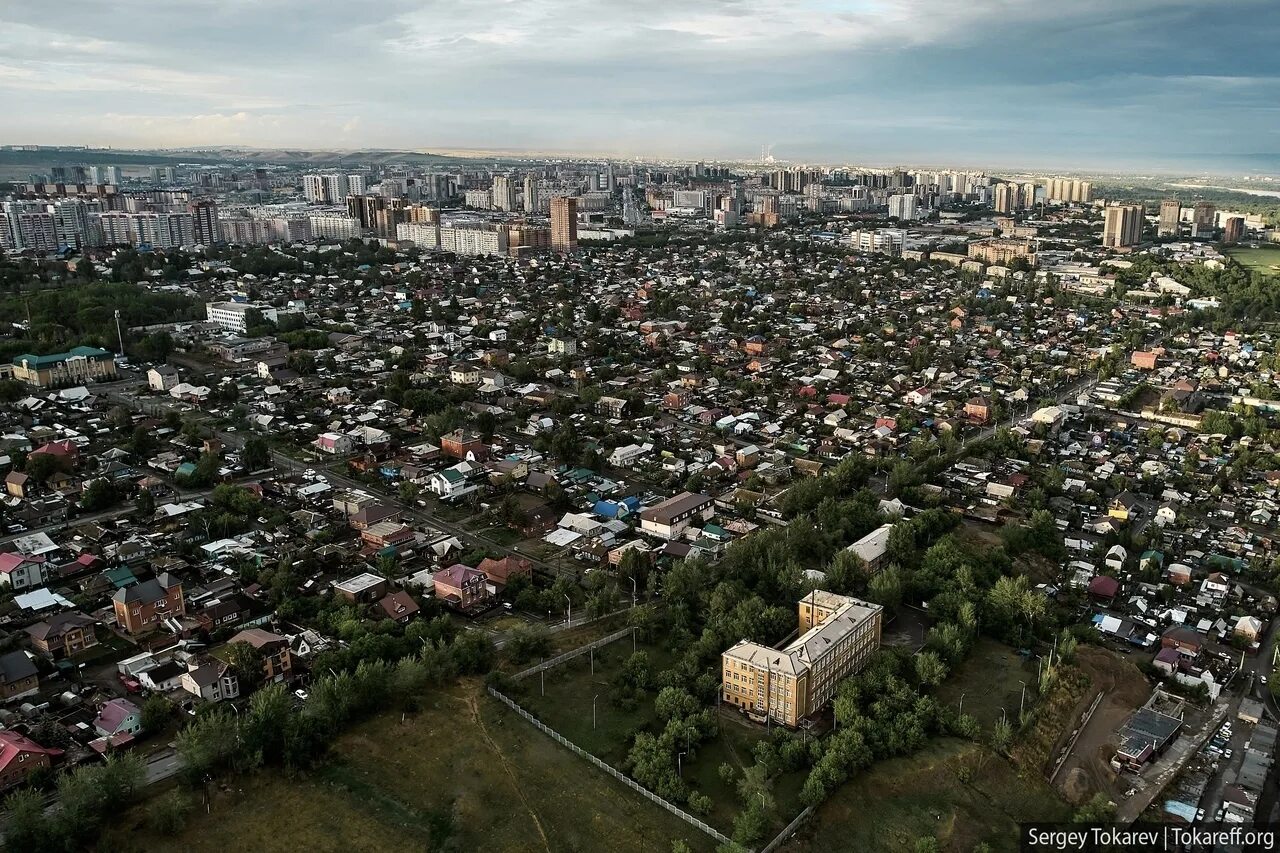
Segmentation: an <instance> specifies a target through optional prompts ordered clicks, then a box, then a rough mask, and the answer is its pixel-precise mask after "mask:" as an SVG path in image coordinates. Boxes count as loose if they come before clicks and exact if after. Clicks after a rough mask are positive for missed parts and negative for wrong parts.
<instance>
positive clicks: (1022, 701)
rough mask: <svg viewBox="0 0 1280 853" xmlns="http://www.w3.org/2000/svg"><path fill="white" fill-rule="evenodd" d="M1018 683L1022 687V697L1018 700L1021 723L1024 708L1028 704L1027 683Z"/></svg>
mask: <svg viewBox="0 0 1280 853" xmlns="http://www.w3.org/2000/svg"><path fill="white" fill-rule="evenodd" d="M1018 683H1019V684H1021V685H1022V696H1021V697H1020V698H1019V699H1018V720H1019V722H1021V720H1022V708H1023V706H1024V705H1026V702H1027V682H1025V681H1019V682H1018Z"/></svg>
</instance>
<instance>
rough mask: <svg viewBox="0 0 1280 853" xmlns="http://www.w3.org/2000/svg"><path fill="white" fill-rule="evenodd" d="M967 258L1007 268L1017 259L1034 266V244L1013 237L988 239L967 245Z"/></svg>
mask: <svg viewBox="0 0 1280 853" xmlns="http://www.w3.org/2000/svg"><path fill="white" fill-rule="evenodd" d="M969 257H970V258H975V259H977V260H980V261H982V262H983V263H984V264H1000V265H1002V266H1008V265H1009V264H1011V263H1012V262H1013V261H1014V260H1016V259H1017V258H1026V259H1027V263H1029V264H1031V265H1032V266H1035V263H1036V252H1035V244H1034V243H1032V242H1031V241H1030V240H1027V239H1021V238H1013V237H988V238H987V239H985V240H975V241H974V242H972V243H970V244H969Z"/></svg>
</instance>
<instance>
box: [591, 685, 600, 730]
mask: <svg viewBox="0 0 1280 853" xmlns="http://www.w3.org/2000/svg"><path fill="white" fill-rule="evenodd" d="M599 698H600V694H599V693H597V694H596V695H594V696H592V697H591V728H592V730H594V729H595V727H596V700H597V699H599Z"/></svg>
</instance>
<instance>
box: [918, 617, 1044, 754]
mask: <svg viewBox="0 0 1280 853" xmlns="http://www.w3.org/2000/svg"><path fill="white" fill-rule="evenodd" d="M1023 681H1025V682H1027V685H1028V690H1027V701H1028V702H1031V701H1033V700H1034V699H1035V695H1034V693H1033V692H1032V691H1033V690H1034V688H1035V685H1036V665H1035V661H1034V660H1031V661H1027V660H1023V658H1022V657H1021V656H1020V655H1019V654H1018V653H1017V652H1016V651H1014V650H1013V649H1011V648H1009V647H1008V646H1006V645H1004V644H1003V643H998V642H996V641H995V640H992V639H990V638H989V637H980V638H979V639H978V641H977V642H976V643H975V644H974V646H973V649H972V651H970V652H969V656H968V657H967V658H965V660H964V661H963V662H962V663H961V664H960V666H958V667H956V670H955V672H953V673H952V674H951V677H949V678H948V679H947V680H946V681H945V682H943V684H942V686H941V687H940V688H939V689H938V701H939V702H941V703H942V704H944V705H948V706H950V707H953V708H955V707H959V704H960V697H961V696H964V712H965V713H966V714H972V715H973V716H974V718H976V719H977V721H978V722H979V723H980V724H981V725H982V728H983V730H984V731H990V730H991V727H992V725H994V724H995V721H996V720H998V719H1000V715H1001V714H1002V713H1004V712H1005V711H1004V710H1002V709H1007V711H1008V714H1009V719H1010V720H1013V721H1014V722H1016V721H1017V719H1018V702H1019V701H1020V699H1021V694H1022V684H1021V682H1023Z"/></svg>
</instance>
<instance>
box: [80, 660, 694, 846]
mask: <svg viewBox="0 0 1280 853" xmlns="http://www.w3.org/2000/svg"><path fill="white" fill-rule="evenodd" d="M229 787H230V791H229V792H227V793H222V792H218V793H216V794H215V796H214V799H213V803H212V807H211V810H210V813H209V814H205V811H204V809H203V807H200V808H197V809H196V811H195V812H194V813H193V814H192V816H191V818H190V819H189V822H188V824H187V827H186V828H185V829H184V830H183V831H182V832H181V833H179V834H177V835H175V836H161V835H159V834H157V833H155V832H153V831H151V830H149V829H148V828H147V827H146V825H145V820H144V814H145V810H144V809H136V810H134V811H132V812H130V813H128V814H127V815H125V816H123V817H122V818H121V820H120V821H118V822H117V824H116V826H115V827H113V828H112V831H111V832H110V833H109V835H108V836H107V837H106V838H104V839H103V842H102V844H101V845H100V849H104V850H113V851H125V853H131V852H132V851H138V853H142V851H147V853H151V851H159V853H169V851H173V853H179V851H181V853H205V851H208V853H224V851H226V850H254V851H259V853H276V851H280V853H285V851H297V850H307V851H313V853H315V852H316V851H334V853H338V851H370V853H374V851H383V850H408V849H412V850H429V851H438V850H450V851H455V850H492V851H526V850H542V851H561V850H568V851H582V853H596V851H599V853H606V851H610V853H611V851H621V853H648V851H654V850H658V851H666V850H669V849H670V848H671V843H672V841H673V840H675V839H682V840H684V841H685V842H686V843H687V844H689V845H690V847H691V848H692V849H693V850H695V851H702V853H709V851H711V850H712V849H713V848H714V846H715V845H714V842H712V841H711V839H710V838H708V837H707V836H705V835H703V834H702V833H700V832H698V831H697V830H696V829H694V828H693V827H691V826H689V825H688V824H686V823H684V822H683V821H681V820H679V819H678V818H676V817H674V816H673V815H670V814H668V813H667V812H666V811H664V810H662V809H661V808H659V807H657V806H655V805H653V804H652V803H650V802H648V801H647V800H645V799H643V798H641V797H640V796H638V795H636V794H635V792H633V791H631V790H629V789H628V788H626V787H625V786H623V785H621V784H620V783H619V782H617V781H616V780H614V779H611V778H610V777H609V776H607V775H605V774H604V773H601V772H600V771H599V770H597V769H596V768H594V767H592V766H591V765H590V764H589V763H587V762H586V761H584V760H582V759H581V758H579V757H578V756H576V755H574V754H573V753H571V752H569V751H568V750H566V749H564V748H563V747H561V746H560V745H559V744H557V743H555V742H554V741H553V740H551V739H550V738H548V737H546V736H545V735H543V734H542V733H540V732H538V731H537V730H536V729H534V728H533V727H532V726H530V725H529V724H528V723H526V722H525V721H524V720H521V719H519V718H518V717H516V716H515V715H514V714H512V713H511V712H510V711H508V710H507V709H506V708H504V707H503V706H501V705H499V704H498V703H497V702H495V701H493V700H492V699H490V698H489V697H488V696H487V695H485V694H484V692H483V688H482V687H481V686H480V685H479V684H478V683H476V682H470V683H467V684H464V685H462V686H460V687H456V688H451V689H448V690H444V691H440V692H438V693H435V694H432V695H431V696H430V697H429V698H428V699H427V700H426V701H425V702H424V706H423V709H422V710H421V711H420V712H418V713H417V714H413V715H409V716H406V717H404V718H403V719H402V718H401V717H400V716H398V715H392V714H385V715H382V716H379V717H377V718H375V719H372V720H370V721H368V722H366V723H363V724H361V725H359V726H357V727H356V728H355V729H353V730H352V731H351V732H350V733H348V734H346V735H343V736H342V737H340V738H339V739H338V741H337V743H336V744H335V745H334V756H333V760H332V761H331V762H330V763H329V764H327V765H326V766H325V767H323V768H321V769H320V770H317V771H315V772H313V773H311V774H308V775H306V776H303V777H300V778H289V777H287V776H285V775H284V774H283V773H279V772H272V773H262V774H258V775H255V776H250V777H244V778H239V779H235V780H233V781H232V782H231V784H230V786H229ZM194 799H195V801H196V802H197V803H198V802H199V794H198V793H197V794H196V795H195V796H194Z"/></svg>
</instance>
